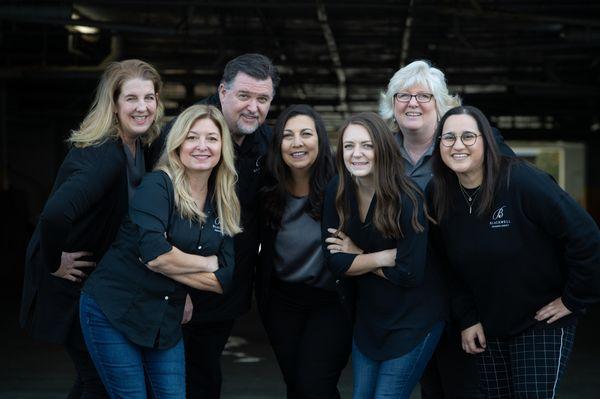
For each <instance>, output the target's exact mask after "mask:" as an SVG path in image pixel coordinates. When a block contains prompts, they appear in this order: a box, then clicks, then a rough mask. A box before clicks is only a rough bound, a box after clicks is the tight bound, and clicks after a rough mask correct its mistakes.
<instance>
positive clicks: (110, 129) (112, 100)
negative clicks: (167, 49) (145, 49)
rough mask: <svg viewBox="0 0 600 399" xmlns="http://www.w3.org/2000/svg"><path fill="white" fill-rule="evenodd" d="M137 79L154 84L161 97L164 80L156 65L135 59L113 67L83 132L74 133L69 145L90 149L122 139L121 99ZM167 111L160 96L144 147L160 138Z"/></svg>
mask: <svg viewBox="0 0 600 399" xmlns="http://www.w3.org/2000/svg"><path fill="white" fill-rule="evenodd" d="M136 78H138V79H142V80H149V81H151V82H152V84H153V85H154V92H155V93H156V94H160V91H161V90H162V80H161V78H160V75H159V73H158V72H157V71H156V69H155V68H154V67H153V66H152V65H150V64H148V63H147V62H144V61H141V60H135V59H133V60H124V61H119V62H112V63H110V64H109V65H108V67H107V68H106V70H105V71H104V73H103V74H102V78H101V79H100V83H99V84H98V88H97V89H96V95H95V97H94V101H93V102H92V106H91V107H90V111H89V112H88V114H87V115H86V117H85V118H84V119H83V122H81V125H80V126H79V129H78V130H74V131H72V132H71V137H69V140H68V141H69V142H70V143H71V144H73V145H74V146H76V147H87V146H90V145H99V144H102V143H104V142H105V141H106V140H108V139H109V138H116V137H117V136H118V135H119V132H118V130H117V126H118V120H117V117H116V115H115V113H116V112H117V99H118V98H119V95H120V94H121V88H122V87H123V84H124V83H125V82H126V81H128V80H131V79H136ZM164 110H165V108H164V105H163V103H162V100H161V98H160V95H159V96H158V98H157V104H156V113H155V114H154V123H153V124H152V126H151V127H150V129H149V130H148V132H147V133H146V134H144V135H143V136H142V142H143V143H144V144H150V143H151V142H152V141H154V139H156V138H157V137H158V135H159V134H160V126H159V122H160V121H161V120H162V117H163V114H164Z"/></svg>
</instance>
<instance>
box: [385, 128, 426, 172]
mask: <svg viewBox="0 0 600 399" xmlns="http://www.w3.org/2000/svg"><path fill="white" fill-rule="evenodd" d="M394 136H395V137H396V142H398V145H399V147H400V155H402V158H404V160H405V161H406V162H407V166H408V165H410V166H411V167H412V168H411V169H417V168H418V167H419V166H421V165H422V164H423V162H425V161H426V160H427V159H429V158H430V157H431V156H432V155H433V148H434V147H435V140H433V141H432V142H431V145H430V146H429V147H428V148H427V150H426V151H425V153H424V154H423V155H422V156H421V158H419V160H418V161H417V163H415V164H413V162H412V160H411V158H410V155H408V152H407V151H406V149H405V148H404V136H402V133H401V132H399V131H398V132H396V134H395V135H394Z"/></svg>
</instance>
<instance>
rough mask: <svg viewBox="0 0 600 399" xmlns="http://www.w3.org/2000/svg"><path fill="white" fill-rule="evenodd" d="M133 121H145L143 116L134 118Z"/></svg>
mask: <svg viewBox="0 0 600 399" xmlns="http://www.w3.org/2000/svg"><path fill="white" fill-rule="evenodd" d="M133 119H135V120H136V121H143V120H144V119H146V117H145V116H134V117H133Z"/></svg>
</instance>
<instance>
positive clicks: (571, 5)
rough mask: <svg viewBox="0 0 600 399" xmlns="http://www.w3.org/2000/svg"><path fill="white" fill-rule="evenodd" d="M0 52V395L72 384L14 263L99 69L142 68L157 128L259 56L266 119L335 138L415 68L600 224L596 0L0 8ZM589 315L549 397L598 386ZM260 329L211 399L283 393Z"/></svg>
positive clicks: (596, 318)
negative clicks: (161, 113)
mask: <svg viewBox="0 0 600 399" xmlns="http://www.w3.org/2000/svg"><path fill="white" fill-rule="evenodd" d="M0 51H1V54H2V56H1V61H0V162H1V165H0V184H1V187H0V190H1V194H0V195H1V199H2V202H1V203H2V206H1V208H0V209H1V212H2V220H3V222H2V228H1V234H2V248H3V254H4V260H3V262H2V263H3V267H2V269H1V270H0V281H1V283H0V284H1V285H2V288H3V290H2V296H3V298H4V299H5V301H3V305H2V306H3V311H4V312H6V313H8V314H9V316H10V317H5V318H4V324H5V329H3V330H5V331H6V334H7V336H6V337H5V339H4V342H5V344H4V345H3V349H2V351H3V352H4V353H5V358H10V359H13V360H12V363H11V366H10V367H8V368H3V371H1V372H0V397H6V398H54V397H56V398H59V397H64V394H63V393H64V392H65V390H66V388H67V387H68V386H69V384H70V381H69V380H70V373H71V372H72V370H71V369H69V367H70V365H69V362H68V360H67V359H66V357H65V356H63V354H62V352H61V351H60V349H59V348H55V347H52V346H48V345H44V344H40V343H35V342H33V341H32V340H30V339H29V338H28V337H26V336H25V335H24V334H23V333H22V332H21V331H20V330H19V328H18V326H17V322H16V315H17V312H18V307H19V297H20V287H21V283H22V271H23V255H24V251H25V247H26V245H27V242H28V240H29V237H30V235H31V232H32V231H33V228H34V226H35V223H36V219H37V216H38V215H39V212H40V210H41V209H42V207H43V204H44V202H45V200H46V198H47V196H48V193H49V191H50V189H51V187H52V183H53V180H54V177H55V175H56V171H57V169H58V167H59V166H60V164H61V162H62V159H63V157H64V155H65V154H66V151H67V149H68V148H67V145H66V143H65V139H66V138H67V136H68V134H69V132H70V131H71V130H72V129H75V128H77V126H78V124H79V123H80V122H81V120H82V118H83V116H84V115H85V114H86V112H87V110H88V108H89V106H90V103H91V100H92V97H93V94H94V89H95V87H96V85H97V83H98V80H99V77H100V74H101V72H102V71H103V69H104V68H105V67H106V65H107V64H108V63H110V62H111V61H116V60H122V59H127V58H139V59H143V60H145V61H148V62H150V63H151V64H153V65H154V66H155V67H156V68H157V69H158V70H159V71H160V73H161V75H162V78H163V81H164V82H165V86H164V91H163V99H164V101H165V105H166V108H167V110H166V114H167V116H169V117H172V116H175V115H177V114H178V113H179V112H180V111H181V110H183V109H184V108H185V107H187V106H189V105H191V104H192V103H194V102H195V101H197V100H199V99H201V98H204V97H206V96H208V95H210V94H212V93H214V92H215V90H216V87H217V85H218V83H219V81H220V78H221V73H222V70H223V67H224V65H225V63H226V62H227V61H229V60H230V59H232V58H234V57H235V56H237V55H240V54H243V53H248V52H259V53H263V54H265V55H267V56H269V57H270V58H271V59H272V60H273V62H274V63H275V65H276V66H277V67H278V70H279V72H280V75H281V85H280V87H279V89H278V91H277V94H276V97H275V99H274V101H273V104H272V106H271V110H270V113H269V116H268V122H269V123H273V121H274V120H275V119H276V117H277V115H278V114H279V112H280V111H281V110H282V109H284V108H285V107H287V106H289V105H291V104H297V103H307V104H310V105H313V106H314V107H315V109H316V110H317V111H318V112H319V113H320V114H321V115H322V116H323V117H324V119H325V121H326V124H327V128H328V132H329V134H330V135H331V136H332V137H333V136H335V135H336V129H337V127H338V126H339V125H340V124H341V123H342V121H343V120H344V119H345V118H346V117H347V116H349V115H350V114H352V113H355V112H360V111H377V103H378V100H379V96H380V94H381V92H382V90H384V89H385V88H386V86H387V83H388V81H389V79H390V77H391V76H392V75H393V74H394V72H395V71H397V70H398V69H399V68H400V67H401V66H403V65H406V64H407V63H409V62H411V61H413V60H416V59H426V60H429V61H430V62H431V63H432V64H433V65H435V66H437V67H438V68H440V69H441V70H442V71H443V72H444V73H445V75H446V79H447V82H448V85H449V89H450V92H452V93H456V94H459V95H460V97H461V98H462V99H463V103H465V104H468V105H475V106H477V107H478V108H480V109H482V110H483V111H484V112H485V113H486V114H487V115H488V117H489V118H490V120H491V121H492V122H493V124H494V125H495V126H496V127H497V128H498V129H500V131H501V132H502V134H503V136H504V137H505V139H506V140H507V141H508V143H509V144H510V145H511V147H513V149H515V151H516V152H517V153H518V154H519V155H521V156H523V157H525V158H527V159H528V160H530V161H532V162H534V163H536V164H537V165H538V166H539V167H541V168H543V169H545V170H547V171H548V172H549V173H551V174H553V175H554V176H555V178H556V179H557V181H559V183H560V184H561V186H562V187H563V188H565V189H566V190H567V191H568V192H569V193H571V195H573V196H574V197H575V198H576V199H577V201H578V202H580V204H582V205H583V206H584V207H585V208H586V209H587V210H588V212H589V213H590V214H591V215H592V216H593V217H594V219H595V220H596V222H597V223H600V179H599V178H598V175H599V173H600V157H599V156H598V155H597V154H596V151H600V3H599V2H595V1H586V0H574V1H567V0H559V1H555V0H546V1H545V0H523V1H517V0H503V1H498V0H440V1H434V0H372V1H365V0H345V1H332V0H295V1H291V0H281V1H276V0H261V1H256V0H249V1H238V0H220V1H209V0H207V1H202V0H196V1H194V0H173V1H169V0H119V1H116V0H115V1H111V0H99V1H87V0H81V1H51V0H48V1H18V0H5V1H3V2H2V3H1V4H0ZM589 313H590V314H589V315H588V317H587V318H584V319H583V320H582V321H581V326H580V336H579V337H578V341H576V347H575V348H576V351H575V354H574V355H573V367H572V369H571V370H569V371H568V374H567V377H566V378H565V383H564V386H563V388H562V389H561V398H566V399H574V398H590V397H595V396H596V395H597V394H596V393H595V392H597V391H598V390H599V389H600V381H598V379H597V375H598V373H599V372H600V363H599V362H598V361H597V360H594V356H596V358H597V356H600V348H598V346H597V345H595V348H592V346H593V345H592V342H593V341H592V338H591V337H592V332H593V330H594V329H595V328H597V327H598V326H600V315H599V314H598V313H600V308H598V307H596V308H594V309H591V311H590V312H589ZM251 316H252V315H251ZM257 323H258V321H257V320H256V318H252V317H248V318H244V319H243V320H242V321H241V322H240V326H239V330H238V331H237V333H236V336H238V338H237V341H236V340H233V341H232V342H231V343H230V344H231V346H230V349H229V350H228V355H227V356H225V358H224V366H225V374H226V381H225V384H224V397H225V398H250V397H265V398H269V397H274V398H275V397H282V395H283V392H284V391H283V383H282V382H281V378H280V376H279V375H278V370H277V366H276V364H275V363H274V358H273V355H272V353H271V352H270V349H269V348H268V345H267V344H266V343H265V341H264V334H263V333H262V330H261V328H260V326H258V325H257ZM7 340H14V341H15V342H16V344H15V345H11V344H10V343H9V342H7ZM247 342H249V343H247ZM251 343H254V344H251ZM252 345H256V346H252ZM240 348H241V349H240ZM7 356H8V357H7ZM227 373H229V375H231V378H228V377H227ZM263 373H264V374H263ZM347 374H349V373H346V374H345V375H344V380H343V381H344V382H343V383H344V384H345V385H343V389H342V393H343V394H344V395H348V394H349V393H350V391H351V388H350V387H351V386H350V382H349V378H350V377H349V375H347ZM594 376H596V377H594ZM29 381H35V382H34V383H30V382H29ZM252 392H253V394H252V395H251V393H252ZM257 392H258V393H257ZM269 395H270V396H269ZM344 397H346V396H344ZM415 397H418V396H415Z"/></svg>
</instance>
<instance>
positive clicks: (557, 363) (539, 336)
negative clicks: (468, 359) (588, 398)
mask: <svg viewBox="0 0 600 399" xmlns="http://www.w3.org/2000/svg"><path fill="white" fill-rule="evenodd" d="M438 135H439V137H440V140H439V141H438V143H439V144H438V145H437V146H436V148H435V150H434V153H433V173H434V177H433V180H432V182H431V183H430V186H429V187H428V199H429V203H430V209H432V210H433V212H434V217H435V219H436V220H437V221H438V223H439V227H438V228H434V229H433V231H434V232H436V230H437V232H438V233H439V235H438V234H433V235H432V236H433V237H436V236H439V238H441V239H440V240H437V239H434V242H436V243H437V245H439V246H440V247H441V248H442V250H443V251H444V252H445V254H446V258H447V260H448V265H447V266H448V271H449V273H448V274H450V275H451V276H452V277H453V280H454V281H453V284H452V310H453V313H454V314H455V316H456V319H457V320H458V322H459V324H460V328H461V330H462V333H461V336H462V348H463V349H464V350H465V352H467V353H469V354H473V355H477V360H478V364H479V372H480V387H481V389H482V392H483V394H484V395H485V397H486V398H513V397H518V398H526V397H527V398H529V397H535V398H541V397H543V398H554V397H556V394H557V389H558V386H559V383H560V379H561V377H562V375H563V374H564V371H565V367H566V364H567V361H568V359H569V355H570V353H571V349H572V347H573V338H574V335H575V325H576V322H577V317H578V315H580V314H581V313H582V312H583V311H584V309H585V308H586V307H587V306H588V305H590V304H591V303H594V302H597V301H598V300H599V299H600V287H599V286H600V284H599V282H600V273H599V271H600V270H599V269H600V231H599V230H598V227H597V226H596V223H595V222H594V220H593V219H592V218H591V217H590V216H589V215H588V214H587V213H586V212H585V210H583V209H582V208H581V207H580V206H579V205H578V204H577V203H576V202H575V200H573V198H571V197H570V196H569V195H568V194H567V193H566V192H564V191H563V190H562V189H561V188H560V187H559V186H558V185H557V184H556V182H555V181H554V180H553V179H552V177H551V176H549V175H548V174H546V173H544V172H542V171H540V170H538V169H536V168H535V167H533V166H531V165H529V164H527V163H525V162H523V161H519V160H517V159H516V158H509V157H505V156H502V155H501V154H500V152H499V150H498V145H497V143H496V142H495V140H494V137H493V133H492V128H491V127H490V124H489V122H488V120H487V119H486V117H485V116H484V115H483V114H482V113H481V111H480V110H478V109H477V108H474V107H457V108H453V109H451V110H450V111H448V113H447V114H446V115H444V117H443V118H442V119H441V121H440V125H439V128H438Z"/></svg>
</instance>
